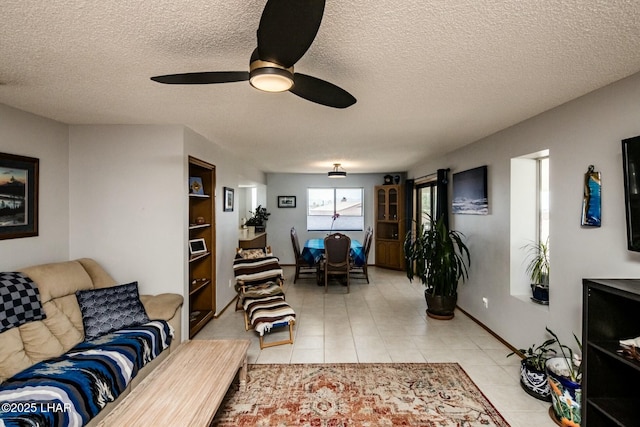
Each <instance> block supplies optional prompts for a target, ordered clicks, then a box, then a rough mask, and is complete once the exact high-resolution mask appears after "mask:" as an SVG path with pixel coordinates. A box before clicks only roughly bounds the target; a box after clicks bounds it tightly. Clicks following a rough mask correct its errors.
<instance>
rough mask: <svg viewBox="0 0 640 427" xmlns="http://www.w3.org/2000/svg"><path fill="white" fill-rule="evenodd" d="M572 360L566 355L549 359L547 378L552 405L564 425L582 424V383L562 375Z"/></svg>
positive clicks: (577, 426) (576, 425) (576, 426)
mask: <svg viewBox="0 0 640 427" xmlns="http://www.w3.org/2000/svg"><path fill="white" fill-rule="evenodd" d="M569 363H571V362H570V361H568V360H567V359H565V358H564V357H552V358H551V359H549V360H547V379H548V381H549V387H550V388H551V401H552V404H551V407H552V408H553V413H554V415H555V416H556V418H557V420H558V422H560V423H561V425H563V426H565V425H566V426H572V427H579V426H580V420H581V415H580V405H581V401H582V385H581V384H580V383H576V382H574V381H571V380H570V379H569V378H567V376H566V375H562V373H563V372H566V371H568V369H569V368H568V366H569Z"/></svg>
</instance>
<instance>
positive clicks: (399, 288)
mask: <svg viewBox="0 0 640 427" xmlns="http://www.w3.org/2000/svg"><path fill="white" fill-rule="evenodd" d="M293 273H294V269H293V267H285V276H286V280H285V293H286V296H287V301H288V302H289V304H290V305H291V306H292V307H293V309H294V310H295V312H296V325H295V327H294V332H295V339H294V344H293V345H281V346H276V347H271V348H266V349H264V350H260V346H259V343H258V336H257V334H256V333H255V332H254V331H245V330H244V319H243V314H242V312H241V311H237V312H235V311H234V309H233V305H232V306H230V307H229V308H227V310H226V311H225V312H224V313H222V315H221V316H220V317H219V318H217V319H215V320H213V321H211V322H209V324H208V325H207V326H205V327H204V328H203V329H202V330H201V331H200V333H198V334H197V335H196V337H195V339H238V338H240V339H250V340H251V342H252V343H251V347H250V348H249V355H248V356H249V363H393V362H415V363H424V362H457V363H459V364H460V365H461V366H462V367H463V368H464V370H465V371H466V372H467V373H468V374H469V376H470V377H471V378H472V379H473V381H474V382H475V383H476V384H477V385H478V387H479V388H480V389H481V390H482V392H483V393H484V394H485V396H487V398H488V399H489V400H490V401H491V403H492V404H493V405H494V406H495V407H496V408H497V409H498V411H500V413H501V414H502V415H503V416H504V417H505V419H506V420H507V422H508V423H509V424H511V426H512V427H546V426H548V427H551V426H555V423H554V422H553V421H551V419H550V418H549V415H548V410H549V406H550V404H549V403H546V402H542V401H539V400H537V399H534V398H532V397H530V396H529V395H527V394H526V393H525V392H524V391H523V390H522V389H521V388H520V385H519V383H518V382H519V359H518V358H516V357H510V358H507V357H506V355H507V354H508V353H509V352H510V350H509V349H508V348H507V347H505V346H504V345H503V344H502V343H501V342H499V341H498V340H496V339H495V338H494V337H493V336H492V335H491V334H489V333H488V332H487V331H485V330H484V329H483V328H482V327H480V326H479V325H477V324H476V323H475V322H473V321H472V320H471V319H469V318H468V317H466V316H465V315H464V314H463V313H461V312H456V316H455V317H454V319H452V320H448V321H442V320H433V319H431V318H428V317H426V315H425V308H426V304H425V301H424V296H423V287H422V285H420V284H419V283H416V282H414V283H410V282H409V281H408V279H407V278H406V277H405V275H404V273H403V272H400V271H391V270H385V269H379V268H375V267H372V268H370V269H369V279H370V281H371V283H370V284H367V283H366V281H364V280H362V279H359V280H358V279H353V280H352V281H351V293H349V294H347V293H346V288H345V287H343V286H340V284H338V283H337V282H335V283H332V284H330V286H329V291H328V293H327V294H325V293H324V287H320V286H316V284H315V280H314V279H299V280H298V282H297V283H296V284H293ZM287 334H288V331H286V328H281V329H280V330H279V331H277V330H274V332H271V333H270V334H268V335H267V336H266V338H265V340H266V341H271V340H279V339H282V338H283V337H285V336H286V335H287Z"/></svg>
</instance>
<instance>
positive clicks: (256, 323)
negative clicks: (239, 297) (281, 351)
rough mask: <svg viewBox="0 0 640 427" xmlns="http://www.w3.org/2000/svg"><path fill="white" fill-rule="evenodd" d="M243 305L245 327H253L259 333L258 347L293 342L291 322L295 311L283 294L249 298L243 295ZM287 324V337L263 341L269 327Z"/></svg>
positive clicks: (293, 321)
mask: <svg viewBox="0 0 640 427" xmlns="http://www.w3.org/2000/svg"><path fill="white" fill-rule="evenodd" d="M242 305H243V307H244V322H245V329H246V330H247V331H248V330H249V329H251V328H253V329H254V330H255V331H256V332H258V334H259V335H260V349H263V348H267V347H273V346H276V345H281V344H293V324H294V323H295V321H296V313H295V312H294V311H293V309H292V308H291V306H290V305H289V304H288V303H287V302H286V301H285V300H284V295H274V296H268V297H258V298H249V297H245V298H244V300H243V303H242ZM281 326H289V339H288V340H282V341H276V342H272V343H265V342H264V333H265V332H269V331H271V328H277V327H281Z"/></svg>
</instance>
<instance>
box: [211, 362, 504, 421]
mask: <svg viewBox="0 0 640 427" xmlns="http://www.w3.org/2000/svg"><path fill="white" fill-rule="evenodd" d="M248 376H249V378H248V380H247V385H246V387H245V389H244V390H239V386H238V385H237V383H234V385H233V386H232V387H231V389H230V390H229V392H228V393H227V395H226V397H225V399H224V401H223V402H222V404H221V405H220V409H219V410H218V413H217V414H216V417H215V419H214V420H213V423H212V424H211V425H212V426H218V427H223V426H224V427H226V426H234V427H245V426H247V427H248V426H270V427H271V426H283V427H284V426H314V427H320V426H327V427H329V426H330V427H343V426H344V427H346V426H372V427H374V426H375V427H377V426H428V427H448V426H456V427H463V426H464V427H472V426H499V427H505V426H506V427H508V426H509V424H507V422H506V421H505V420H504V418H502V416H501V415H500V413H498V411H497V410H496V409H495V408H494V407H493V405H491V403H490V402H489V401H488V400H487V398H486V397H485V396H484V395H483V394H482V392H481V391H480V390H479V389H478V387H477V386H476V385H475V384H474V383H473V381H471V379H470V378H469V376H468V375H467V373H466V372H465V371H464V370H463V369H462V368H461V367H460V365H458V364H457V363H394V364H355V363H354V364H351V363H347V364H310V365H249V371H248Z"/></svg>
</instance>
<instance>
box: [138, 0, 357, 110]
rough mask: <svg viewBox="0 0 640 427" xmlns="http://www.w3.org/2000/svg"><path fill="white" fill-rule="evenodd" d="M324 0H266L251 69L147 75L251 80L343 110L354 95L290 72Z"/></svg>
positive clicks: (167, 79) (178, 80)
mask: <svg viewBox="0 0 640 427" xmlns="http://www.w3.org/2000/svg"><path fill="white" fill-rule="evenodd" d="M324 5H325V0H268V1H267V4H266V5H265V7H264V10H263V11H262V16H261V18H260V25H259V26H258V32H257V35H258V47H257V49H255V50H254V51H253V53H252V54H251V59H250V61H249V72H246V71H208V72H201V73H183V74H167V75H164V76H155V77H151V80H153V81H156V82H159V83H165V84H214V83H231V82H239V81H246V80H249V82H250V83H251V86H253V87H255V88H256V89H260V90H263V91H267V92H284V91H287V90H288V91H289V92H292V93H293V94H295V95H298V96H299V97H301V98H304V99H306V100H308V101H311V102H315V103H317V104H321V105H326V106H328V107H334V108H347V107H349V106H351V105H353V104H355V103H356V99H355V98H354V97H353V96H352V95H351V94H350V93H349V92H347V91H346V90H344V89H342V88H340V87H338V86H336V85H334V84H332V83H329V82H327V81H325V80H321V79H318V78H316V77H312V76H308V75H306V74H301V73H294V71H293V65H294V64H295V63H296V62H298V60H299V59H300V58H302V56H303V55H304V54H305V53H306V52H307V50H308V49H309V47H310V46H311V43H312V42H313V39H315V37H316V34H317V32H318V29H319V28H320V22H321V21H322V14H323V13H324Z"/></svg>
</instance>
